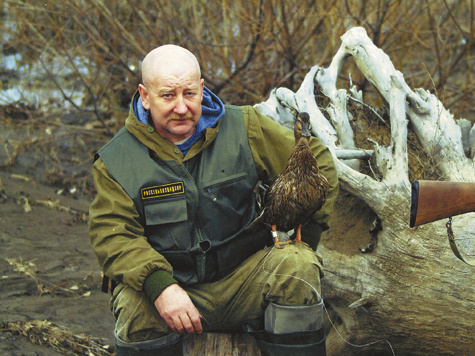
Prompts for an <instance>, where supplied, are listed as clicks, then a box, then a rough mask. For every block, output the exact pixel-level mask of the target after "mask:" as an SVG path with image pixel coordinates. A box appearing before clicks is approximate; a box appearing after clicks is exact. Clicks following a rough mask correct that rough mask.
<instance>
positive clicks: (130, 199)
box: [89, 45, 338, 355]
mask: <svg viewBox="0 0 475 356" xmlns="http://www.w3.org/2000/svg"><path fill="white" fill-rule="evenodd" d="M293 144H294V138H293V133H292V132H291V131H290V130H288V129H286V128H283V127H282V126H280V125H278V124H277V123H275V122H274V121H272V120H271V119H269V118H267V117H265V116H263V115H260V114H259V113H258V112H256V111H255V110H254V109H253V108H252V107H242V108H238V107H234V106H224V105H223V104H222V102H221V101H220V100H219V98H218V97H217V96H216V95H214V94H213V93H212V92H211V91H210V90H208V89H207V88H206V87H205V86H204V82H203V79H201V73H200V67H199V64H198V61H197V60H196V58H195V56H194V55H193V54H192V53H190V52H189V51H188V50H186V49H184V48H182V47H179V46H175V45H165V46H161V47H158V48H156V49H155V50H153V51H151V52H150V53H149V54H148V55H147V56H146V57H145V59H144V61H143V64H142V84H140V85H139V89H138V93H136V94H135V95H134V97H133V100H132V106H131V110H130V113H129V117H128V118H127V120H126V123H125V127H124V128H123V129H122V130H120V131H119V132H118V133H117V135H116V136H115V137H114V138H113V139H112V140H111V141H110V142H109V143H108V144H106V145H105V146H104V147H103V148H102V149H101V150H100V151H99V152H98V154H97V155H96V160H95V163H94V166H93V174H94V179H95V183H96V187H97V196H96V198H95V200H94V202H93V203H92V205H91V207H90V226H89V231H90V239H91V244H92V246H93V248H94V251H95V253H96V256H97V258H98V261H99V263H100V265H101V267H102V270H103V272H104V274H105V276H106V277H108V278H110V279H111V280H113V282H114V283H113V284H114V285H116V286H115V288H113V291H112V298H111V309H112V311H113V313H114V316H115V317H116V326H115V336H116V346H117V354H118V355H182V339H183V337H182V336H183V335H185V334H192V333H198V334H199V333H201V332H202V331H203V330H204V331H221V332H223V331H232V330H238V331H239V330H240V331H242V330H243V328H245V329H246V330H247V331H249V332H253V333H254V334H255V335H256V337H257V339H258V342H259V345H260V348H261V350H262V354H263V355H281V354H282V355H283V354H285V355H289V354H293V355H306V354H312V355H314V354H315V352H316V350H320V351H319V352H320V354H324V352H325V351H324V350H325V347H324V338H325V337H324V334H323V326H322V307H323V302H322V300H321V297H320V272H321V265H320V263H319V261H318V259H317V255H316V254H315V251H314V250H313V249H311V248H309V247H307V246H305V245H303V244H299V243H298V244H293V245H286V246H285V247H284V248H283V249H273V248H272V247H268V246H270V245H271V240H270V234H269V232H268V231H264V230H260V229H257V230H252V231H249V230H245V228H246V227H247V226H248V225H249V223H250V222H251V221H252V220H253V219H254V218H255V217H256V204H255V199H254V187H255V186H256V183H257V182H258V181H269V180H271V179H273V178H274V177H275V176H276V175H277V174H278V173H280V172H281V171H282V170H283V169H284V168H285V166H286V163H287V159H288V156H289V153H290V151H291V149H292V147H293ZM311 148H312V150H313V152H314V153H315V155H316V157H317V161H318V163H319V166H320V169H321V171H322V173H323V174H324V175H325V176H326V177H327V179H328V181H329V183H330V187H331V188H330V193H329V196H328V199H327V202H326V204H325V206H324V207H323V209H322V210H321V211H320V212H319V213H317V214H316V216H315V218H314V219H313V220H312V221H311V222H309V223H308V224H307V226H306V227H304V229H303V233H302V235H303V240H305V241H306V242H307V243H308V244H309V245H310V246H311V247H313V248H314V249H315V248H316V245H317V243H318V239H319V237H320V234H321V232H322V230H324V229H326V228H328V225H327V223H328V215H329V213H330V211H331V210H332V207H333V204H334V201H335V198H336V195H337V191H338V185H337V184H338V182H337V176H336V171H335V167H334V164H333V160H332V157H331V154H330V152H329V151H328V149H327V148H326V147H324V146H323V145H322V144H321V143H320V141H319V140H318V139H313V141H312V142H311ZM289 318H291V319H292V320H291V319H289ZM289 336H290V338H289Z"/></svg>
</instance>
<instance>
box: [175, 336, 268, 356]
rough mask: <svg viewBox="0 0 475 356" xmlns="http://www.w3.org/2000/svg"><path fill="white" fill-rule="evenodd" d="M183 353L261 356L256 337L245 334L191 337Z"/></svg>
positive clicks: (193, 354) (195, 355)
mask: <svg viewBox="0 0 475 356" xmlns="http://www.w3.org/2000/svg"><path fill="white" fill-rule="evenodd" d="M183 351H184V355H186V356H261V352H260V351H259V349H258V347H257V344H256V341H255V339H254V337H252V336H251V335H248V334H245V333H242V334H241V333H236V334H225V333H203V334H201V335H190V336H188V337H187V338H186V339H185V342H184V347H183Z"/></svg>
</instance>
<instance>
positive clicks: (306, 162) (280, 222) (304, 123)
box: [250, 112, 329, 248]
mask: <svg viewBox="0 0 475 356" xmlns="http://www.w3.org/2000/svg"><path fill="white" fill-rule="evenodd" d="M311 132H312V125H311V123H310V116H309V114H308V113H306V112H300V113H298V115H297V118H296V121H295V124H294V137H295V144H294V147H293V149H292V151H291V153H290V156H289V159H288V161H287V166H286V168H285V169H284V171H283V172H282V173H280V174H279V175H278V176H277V177H276V178H275V179H274V181H273V182H272V183H271V184H270V185H269V186H268V188H266V189H265V190H264V191H263V193H262V196H261V201H260V204H261V211H260V213H259V215H258V217H257V218H256V219H255V220H254V221H253V222H252V223H251V225H255V224H263V225H264V226H265V227H266V228H267V229H269V230H270V231H271V234H272V237H273V239H274V246H276V247H277V248H283V246H284V245H285V244H289V243H303V244H305V245H307V244H306V243H305V242H303V241H302V236H301V227H302V225H303V224H305V222H307V221H308V220H309V219H310V218H311V217H312V216H313V215H314V214H315V213H316V212H317V211H319V210H320V209H321V208H322V206H323V205H324V204H325V201H326V198H327V196H328V192H329V184H328V180H327V179H326V178H325V176H324V175H323V174H322V173H321V172H320V168H319V166H318V164H317V160H316V159H315V155H314V154H313V153H312V151H311V149H310V147H309V142H310V137H311ZM251 225H250V226H251ZM291 230H295V239H293V240H288V241H280V240H279V237H278V234H277V232H278V231H281V232H289V231H291Z"/></svg>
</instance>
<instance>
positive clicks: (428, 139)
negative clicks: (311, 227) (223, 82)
mask: <svg viewBox="0 0 475 356" xmlns="http://www.w3.org/2000/svg"><path fill="white" fill-rule="evenodd" d="M341 40H342V45H341V47H340V49H339V50H338V52H337V53H336V55H335V57H334V58H333V60H332V62H331V64H330V66H329V67H328V68H321V67H319V66H315V67H313V68H312V69H311V70H310V72H309V73H308V74H307V76H306V78H305V79H304V82H303V83H302V85H301V87H300V89H299V90H298V91H297V92H295V93H294V92H292V91H290V90H288V89H286V88H278V89H275V90H274V91H273V92H272V95H271V97H270V98H269V99H268V100H267V101H266V102H264V103H260V104H258V105H256V108H257V109H258V110H259V111H261V112H262V113H264V114H266V115H268V116H270V117H272V118H274V119H275V120H276V121H278V122H280V123H281V124H282V125H286V126H289V127H291V125H292V122H293V119H294V117H295V113H296V112H302V111H306V112H308V113H309V114H310V116H311V121H312V126H313V128H314V131H315V132H314V133H315V135H316V136H317V137H319V138H320V139H321V141H322V142H324V143H325V144H326V145H327V146H328V147H329V148H330V150H331V151H332V152H333V154H334V157H335V161H336V165H337V169H338V174H339V179H340V183H341V187H342V188H343V189H342V194H341V197H340V202H339V204H337V206H336V209H335V222H336V223H337V224H335V223H334V224H333V227H332V228H331V229H330V231H328V232H326V233H325V236H324V239H323V241H322V243H321V244H320V246H319V252H320V254H321V255H322V256H323V259H324V263H325V277H324V278H323V280H322V293H323V298H324V300H325V301H326V305H327V309H328V311H329V315H330V317H331V319H332V321H333V323H334V324H335V328H333V327H331V331H330V333H329V335H328V338H327V346H329V347H328V348H329V352H328V354H329V355H352V354H355V355H356V354H358V355H361V354H364V355H369V354H378V355H379V354H388V355H391V354H393V351H394V354H395V355H408V354H415V355H475V296H474V295H475V294H474V288H475V269H474V268H473V267H470V266H468V265H466V264H464V263H462V262H460V261H459V260H458V259H457V258H456V257H455V256H454V255H453V253H452V251H451V250H450V247H449V244H448V242H447V232H446V230H445V226H444V225H445V222H443V221H439V222H434V223H431V224H427V225H423V226H420V227H417V228H413V229H411V228H409V213H410V212H409V208H410V195H411V192H410V183H411V181H410V176H411V175H412V179H422V178H421V177H418V176H415V175H414V164H415V163H414V164H412V165H409V157H408V140H409V138H410V139H411V147H410V148H411V149H413V146H414V145H415V144H417V146H418V147H419V151H418V152H420V153H421V154H425V155H422V156H417V155H415V154H413V153H411V156H410V158H411V159H412V162H417V163H419V164H421V165H428V164H429V162H431V163H432V165H433V167H434V171H437V172H438V173H439V174H438V175H437V176H436V177H435V178H432V179H440V180H449V181H467V182H474V181H475V167H474V162H473V157H474V152H475V146H474V144H473V142H474V137H475V134H474V133H475V129H473V128H472V129H471V123H470V122H467V120H464V119H458V120H457V121H455V120H454V117H453V115H451V114H450V113H449V112H448V111H447V110H446V109H445V108H444V106H443V104H442V103H441V102H440V101H439V100H438V98H437V97H436V96H435V95H433V94H430V93H429V92H428V91H426V90H423V89H417V90H415V91H413V90H411V89H410V88H409V86H408V85H407V84H406V82H405V81H404V77H403V74H402V73H400V72H399V71H397V70H396V69H395V68H394V66H393V64H392V62H391V60H390V59H389V57H388V56H387V55H386V54H385V53H384V52H383V51H382V50H381V49H379V48H377V47H376V46H375V45H374V44H373V43H372V42H371V40H370V39H369V37H368V36H367V34H366V31H365V30H364V29H363V28H353V29H351V30H349V31H348V32H347V33H346V34H345V35H343V36H342V38H341ZM350 56H351V57H353V59H354V61H355V63H356V66H357V67H358V68H359V70H360V71H361V73H362V74H363V75H364V76H365V78H366V79H367V80H368V81H369V82H370V83H371V84H372V85H373V86H374V87H375V88H376V89H377V91H378V92H379V94H380V95H381V99H382V100H381V101H382V102H384V103H385V105H386V108H387V116H386V119H385V121H384V119H383V118H380V119H381V120H383V121H384V124H385V125H386V127H387V130H388V134H387V135H386V137H385V138H386V141H384V142H383V141H382V140H381V142H378V141H377V139H372V140H371V142H370V143H368V140H366V141H365V143H367V144H366V147H365V148H366V149H359V148H358V147H356V146H357V144H356V142H357V141H356V139H355V136H356V135H355V130H358V131H359V138H360V141H358V142H361V137H363V140H365V139H366V137H365V136H364V133H363V135H362V134H361V131H362V130H363V129H364V130H368V135H367V136H369V132H370V131H371V130H372V129H374V125H368V124H367V123H366V124H363V123H362V122H361V121H360V120H359V119H360V118H359V117H357V116H356V115H354V110H353V111H352V110H350V109H351V108H350V106H352V107H353V108H354V107H355V105H361V107H363V106H364V108H365V109H368V105H366V104H364V103H363V95H362V94H361V92H359V91H358V90H357V88H355V87H351V88H348V89H338V88H337V87H336V83H337V78H338V75H339V74H340V71H341V68H342V66H343V63H344V61H345V60H346V58H347V57H350ZM316 92H319V93H322V94H323V95H324V96H325V97H326V98H327V103H326V105H325V107H321V108H320V107H318V105H317V103H316V97H315V93H316ZM350 101H351V103H352V104H351V105H350ZM388 136H390V137H389V138H388ZM409 136H410V137H409ZM369 145H372V147H370V149H368V146H369ZM369 156H371V161H370V162H365V161H362V160H361V159H365V160H366V159H367V157H369ZM414 156H416V159H414ZM421 157H423V158H421ZM417 160H418V161H417ZM363 163H365V164H366V166H365V168H366V170H365V171H363V170H362V169H361V168H360V166H362V165H363ZM368 167H369V169H371V170H369V169H368ZM424 179H427V178H424ZM351 216H353V218H355V217H356V218H358V216H359V217H360V218H361V219H363V221H361V223H363V224H366V225H367V228H368V233H367V235H368V236H369V235H371V240H372V242H371V244H369V246H371V248H368V249H363V251H364V252H366V253H363V252H361V251H360V250H359V249H358V247H355V248H354V249H353V250H350V251H349V250H347V249H346V250H345V249H343V247H342V246H343V245H345V244H346V245H348V243H350V242H351V241H353V240H360V239H361V236H357V235H354V234H359V232H358V231H357V230H356V229H355V228H354V226H349V225H345V222H349V221H350V217H351ZM351 223H352V224H353V225H356V224H358V222H356V223H355V220H351ZM453 223H454V226H455V229H458V231H456V235H458V236H459V237H464V239H461V240H459V241H458V245H459V247H460V248H461V249H462V250H464V251H465V252H466V253H470V252H471V253H472V254H473V252H474V251H475V236H474V234H475V233H474V231H475V218H474V214H465V215H462V216H460V217H456V218H454V222H453ZM369 230H371V232H369ZM335 241H337V242H339V243H337V242H335ZM340 336H341V337H340ZM342 339H344V340H345V341H346V342H344V341H342ZM379 340H382V342H378V341H379ZM350 343H351V344H353V345H350ZM361 345H367V346H366V347H365V348H360V347H357V346H361Z"/></svg>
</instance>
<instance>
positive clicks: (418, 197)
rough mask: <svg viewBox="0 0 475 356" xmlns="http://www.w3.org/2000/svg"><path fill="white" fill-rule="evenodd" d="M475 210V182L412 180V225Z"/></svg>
mask: <svg viewBox="0 0 475 356" xmlns="http://www.w3.org/2000/svg"><path fill="white" fill-rule="evenodd" d="M473 211H475V183H473V182H447V181H431V180H416V181H414V182H412V193H411V220H410V224H409V225H410V227H414V226H418V225H423V224H427V223H430V222H433V221H437V220H440V219H444V218H448V217H451V216H455V215H459V214H464V213H468V212H473Z"/></svg>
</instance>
